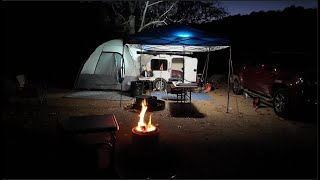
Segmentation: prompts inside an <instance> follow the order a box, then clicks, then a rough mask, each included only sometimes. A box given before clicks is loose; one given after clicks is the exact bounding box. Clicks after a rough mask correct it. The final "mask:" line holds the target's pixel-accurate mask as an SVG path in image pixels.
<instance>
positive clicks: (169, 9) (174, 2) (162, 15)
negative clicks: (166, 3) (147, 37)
mask: <svg viewBox="0 0 320 180" xmlns="http://www.w3.org/2000/svg"><path fill="white" fill-rule="evenodd" d="M177 2H178V1H176V2H174V3H173V4H172V5H171V6H170V8H169V9H168V10H167V11H166V12H164V13H163V14H162V15H161V16H160V17H159V18H158V19H161V17H162V16H164V15H165V14H167V13H168V12H169V11H170V10H171V9H172V7H173V6H174V5H175V4H176V3H177Z"/></svg>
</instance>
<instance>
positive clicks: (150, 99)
mask: <svg viewBox="0 0 320 180" xmlns="http://www.w3.org/2000/svg"><path fill="white" fill-rule="evenodd" d="M144 99H145V100H146V102H147V106H148V109H149V110H152V109H155V108H156V107H157V97H155V96H149V95H141V96H137V97H136V101H135V106H137V107H139V108H141V103H142V101H143V100H144Z"/></svg>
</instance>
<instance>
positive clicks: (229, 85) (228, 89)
mask: <svg viewBox="0 0 320 180" xmlns="http://www.w3.org/2000/svg"><path fill="white" fill-rule="evenodd" d="M230 66H231V46H230V56H229V68H228V102H227V113H229V99H230V97H229V96H230Z"/></svg>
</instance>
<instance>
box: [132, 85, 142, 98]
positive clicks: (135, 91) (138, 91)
mask: <svg viewBox="0 0 320 180" xmlns="http://www.w3.org/2000/svg"><path fill="white" fill-rule="evenodd" d="M142 94H143V83H142V82H141V81H132V82H131V96H132V97H136V96H140V95H142Z"/></svg>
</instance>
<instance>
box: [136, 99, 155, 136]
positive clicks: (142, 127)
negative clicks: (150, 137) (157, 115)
mask: <svg viewBox="0 0 320 180" xmlns="http://www.w3.org/2000/svg"><path fill="white" fill-rule="evenodd" d="M141 106H142V109H141V112H140V115H139V117H140V118H139V122H138V126H137V127H136V130H137V131H140V132H151V131H154V130H155V129H156V127H155V126H153V125H152V123H151V114H150V117H149V122H148V124H146V123H145V122H144V115H145V113H146V111H147V109H148V106H147V102H146V99H144V100H143V101H142V102H141Z"/></svg>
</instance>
